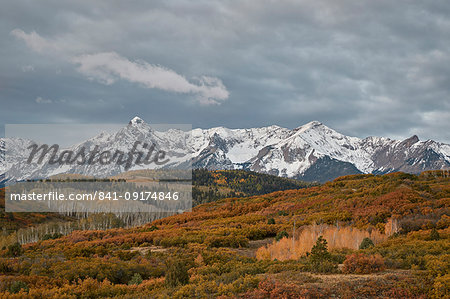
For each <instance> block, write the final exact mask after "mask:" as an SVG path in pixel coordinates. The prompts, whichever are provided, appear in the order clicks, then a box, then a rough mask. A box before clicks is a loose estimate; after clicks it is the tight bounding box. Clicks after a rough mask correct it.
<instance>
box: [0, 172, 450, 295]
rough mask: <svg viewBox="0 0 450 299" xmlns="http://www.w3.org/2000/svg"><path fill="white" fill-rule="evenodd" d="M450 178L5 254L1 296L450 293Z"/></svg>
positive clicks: (375, 186)
mask: <svg viewBox="0 0 450 299" xmlns="http://www.w3.org/2000/svg"><path fill="white" fill-rule="evenodd" d="M449 225H450V176H449V173H448V172H444V171H434V172H425V173H422V174H421V175H418V176H415V175H409V174H404V173H393V174H389V175H383V176H374V175H354V176H346V177H341V178H338V179H336V180H334V181H333V182H328V183H326V184H324V185H321V186H314V187H310V188H305V189H299V190H287V191H278V192H274V193H270V194H265V195H257V196H250V197H242V198H226V199H220V200H218V201H216V202H211V203H207V204H202V205H199V206H197V207H195V208H194V209H193V211H192V212H189V213H183V214H180V215H175V216H171V217H167V218H164V219H160V220H156V221H153V222H152V223H149V224H147V225H145V226H142V227H136V228H131V229H112V230H104V231H100V230H95V231H76V232H73V233H72V234H70V235H68V236H62V237H61V236H55V238H51V239H49V240H41V241H39V242H36V243H32V244H26V245H23V246H21V245H20V244H14V245H10V246H8V247H7V248H5V249H3V250H2V251H1V252H0V254H1V256H2V257H3V258H1V259H0V273H1V274H0V297H9V296H12V295H13V294H19V295H21V296H23V297H25V296H27V295H28V296H34V297H44V298H61V297H64V296H65V297H67V298H95V297H121V298H136V297H174V298H183V297H184V298H186V297H202V298H205V297H217V296H222V297H223V298H229V297H236V296H237V297H242V298H318V297H332V296H338V297H345V298H355V297H358V298H373V297H380V298H413V297H420V298H445V297H448V296H449V294H450V293H449V292H450V290H449V285H450V284H449V282H450V274H449V271H450V242H449V239H450V228H449Z"/></svg>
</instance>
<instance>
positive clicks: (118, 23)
mask: <svg viewBox="0 0 450 299" xmlns="http://www.w3.org/2000/svg"><path fill="white" fill-rule="evenodd" d="M0 1H1V10H0V101H1V104H2V108H1V109H0V118H1V121H2V123H4V124H8V123H127V122H128V121H129V120H130V119H131V118H132V117H134V116H135V115H138V116H140V117H142V118H143V119H144V120H146V121H147V122H149V123H188V124H192V126H193V127H201V128H209V127H214V126H225V127H230V128H245V127H257V126H258V127H260V126H268V125H272V124H277V125H280V126H284V127H288V128H295V127H298V126H300V125H302V124H304V123H306V122H309V121H311V120H318V121H320V122H322V123H324V124H326V125H328V126H329V127H331V128H334V129H335V130H337V131H339V132H341V133H344V134H348V135H352V136H358V137H366V136H372V135H376V136H385V137H391V138H399V139H400V138H407V137H409V136H411V135H413V134H417V135H418V136H419V138H420V139H422V140H425V139H435V140H438V141H441V142H446V143H450V133H449V132H450V130H449V127H450V1H448V0H442V1H420V0H417V1H392V0H388V1H383V0H377V1H373V0H366V1H361V0H358V1H345V0H340V1H336V0H328V1H321V0H308V1H283V0H281V1H280V0H277V1H259V0H258V1H257V0H255V1H245V0H239V1H212V0H205V1H198V0H196V1H112V0H105V1H92V0H90V1H70V2H69V1H61V0H54V1H22V0H14V1H6V0H0Z"/></svg>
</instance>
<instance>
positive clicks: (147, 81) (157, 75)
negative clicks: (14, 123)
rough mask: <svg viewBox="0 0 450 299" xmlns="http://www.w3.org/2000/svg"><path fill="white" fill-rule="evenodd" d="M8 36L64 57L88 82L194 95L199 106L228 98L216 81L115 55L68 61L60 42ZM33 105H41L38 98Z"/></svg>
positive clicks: (67, 47)
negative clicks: (123, 83)
mask: <svg viewBox="0 0 450 299" xmlns="http://www.w3.org/2000/svg"><path fill="white" fill-rule="evenodd" d="M11 35H13V36H15V37H16V38H18V39H21V40H23V41H25V43H26V44H27V46H28V47H29V48H31V49H32V50H34V51H36V52H38V53H50V54H56V55H60V56H62V57H66V58H68V59H69V61H71V62H72V63H74V64H76V65H77V70H78V71H79V72H80V73H81V74H83V75H86V76H87V77H88V78H89V79H91V80H97V81H99V82H101V83H103V84H106V85H111V84H113V83H114V82H115V81H116V80H117V79H123V80H127V81H130V82H134V83H139V84H140V85H142V86H144V87H146V88H157V89H162V90H165V91H172V92H176V93H187V94H195V95H197V99H198V101H199V102H200V103H201V104H219V103H220V101H223V100H226V99H227V98H228V96H229V93H228V90H227V89H226V87H225V85H223V83H222V81H221V80H220V79H219V78H215V77H209V76H201V77H198V78H195V79H196V81H197V83H191V82H189V81H188V80H187V79H186V78H185V77H183V76H181V75H179V74H177V73H176V72H174V71H173V70H170V69H168V68H166V67H163V66H159V65H152V64H149V63H147V62H145V61H130V60H128V59H127V58H125V57H122V56H120V55H119V54H117V53H115V52H102V53H95V54H82V55H77V56H73V57H71V56H70V55H72V53H73V52H74V49H72V48H71V47H70V45H68V44H66V43H65V42H64V41H62V42H61V41H58V40H47V39H45V38H43V37H42V36H40V35H39V34H38V33H36V32H34V31H32V32H31V33H25V32H24V31H23V30H21V29H17V28H16V29H14V30H12V31H11ZM38 99H39V100H40V101H38V100H36V102H37V103H49V102H48V101H46V102H44V101H43V99H42V98H38Z"/></svg>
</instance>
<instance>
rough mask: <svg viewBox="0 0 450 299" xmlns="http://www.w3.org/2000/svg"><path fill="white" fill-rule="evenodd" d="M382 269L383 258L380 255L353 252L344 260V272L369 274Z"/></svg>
mask: <svg viewBox="0 0 450 299" xmlns="http://www.w3.org/2000/svg"><path fill="white" fill-rule="evenodd" d="M382 270H384V259H383V258H382V257H381V255H379V254H376V255H365V254H362V253H354V254H351V255H348V256H347V258H346V259H345V261H344V268H343V272H344V273H354V274H369V273H374V272H379V271H382Z"/></svg>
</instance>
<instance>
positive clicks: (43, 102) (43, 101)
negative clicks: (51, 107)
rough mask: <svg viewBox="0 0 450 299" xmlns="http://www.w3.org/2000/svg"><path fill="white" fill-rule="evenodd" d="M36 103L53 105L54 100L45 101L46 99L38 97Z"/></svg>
mask: <svg viewBox="0 0 450 299" xmlns="http://www.w3.org/2000/svg"><path fill="white" fill-rule="evenodd" d="M35 101H36V103H38V104H51V103H53V101H52V100H50V99H45V98H43V97H37V98H36V100H35Z"/></svg>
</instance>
